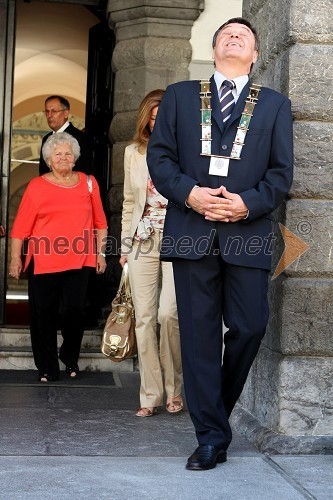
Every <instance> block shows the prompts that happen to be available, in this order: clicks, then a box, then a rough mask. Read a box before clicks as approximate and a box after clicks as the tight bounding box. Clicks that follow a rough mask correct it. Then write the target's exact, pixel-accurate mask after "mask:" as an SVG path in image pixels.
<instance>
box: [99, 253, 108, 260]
mask: <svg viewBox="0 0 333 500" xmlns="http://www.w3.org/2000/svg"><path fill="white" fill-rule="evenodd" d="M98 255H101V256H102V257H104V259H105V257H106V255H105V253H103V252H99V254H98Z"/></svg>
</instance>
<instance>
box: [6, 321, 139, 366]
mask: <svg viewBox="0 0 333 500" xmlns="http://www.w3.org/2000/svg"><path fill="white" fill-rule="evenodd" d="M102 334H103V331H102V330H87V331H85V333H84V337H83V342H82V348H81V354H80V359H79V366H80V369H81V370H86V371H100V372H132V371H134V369H135V367H134V365H135V360H134V359H127V360H125V361H122V362H121V363H115V362H113V361H111V360H110V359H108V358H107V357H106V356H104V355H103V354H102V353H101V351H100V346H101V340H102ZM58 344H59V345H60V344H61V334H60V333H59V334H58ZM60 368H61V369H64V365H63V364H62V363H61V362H60ZM35 369H36V367H35V364H34V361H33V356H32V350H31V342H30V334H29V330H27V329H25V328H15V329H14V328H0V370H35Z"/></svg>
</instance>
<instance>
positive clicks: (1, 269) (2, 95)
mask: <svg viewBox="0 0 333 500" xmlns="http://www.w3.org/2000/svg"><path fill="white" fill-rule="evenodd" d="M15 22H16V0H0V79H1V80H0V180H1V183H0V196H1V219H2V222H3V224H4V225H5V227H7V225H8V224H7V221H8V204H9V174H10V151H11V135H12V134H11V133H12V101H13V84H14V78H13V76H14V56H15ZM7 251H8V235H7V236H6V238H0V324H2V323H3V322H4V315H5V306H6V283H7V280H6V275H7Z"/></svg>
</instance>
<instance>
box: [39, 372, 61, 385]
mask: <svg viewBox="0 0 333 500" xmlns="http://www.w3.org/2000/svg"><path fill="white" fill-rule="evenodd" d="M38 380H39V382H43V383H44V384H45V382H55V381H56V380H58V377H57V376H55V375H49V374H48V373H40V374H39V375H38Z"/></svg>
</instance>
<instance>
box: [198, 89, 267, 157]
mask: <svg viewBox="0 0 333 500" xmlns="http://www.w3.org/2000/svg"><path fill="white" fill-rule="evenodd" d="M260 90H261V85H257V84H256V83H253V84H252V85H251V86H250V93H249V95H248V96H247V98H246V99H245V106H244V110H243V112H242V115H241V118H240V121H239V125H238V127H237V132H236V135H235V139H234V141H233V145H232V149H231V153H230V156H220V155H214V154H212V106H211V90H210V81H209V80H200V103H201V106H200V111H201V139H200V140H201V153H200V154H201V155H203V156H214V157H217V158H226V159H230V160H240V159H241V153H242V148H243V146H244V144H245V137H246V134H247V131H248V130H249V125H250V121H251V118H252V116H253V111H254V107H255V105H256V104H257V101H258V99H259V93H260Z"/></svg>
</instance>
